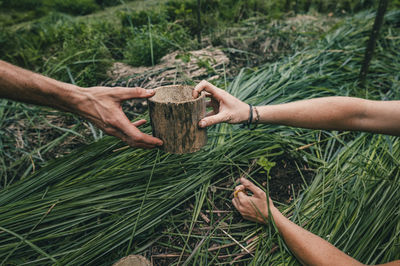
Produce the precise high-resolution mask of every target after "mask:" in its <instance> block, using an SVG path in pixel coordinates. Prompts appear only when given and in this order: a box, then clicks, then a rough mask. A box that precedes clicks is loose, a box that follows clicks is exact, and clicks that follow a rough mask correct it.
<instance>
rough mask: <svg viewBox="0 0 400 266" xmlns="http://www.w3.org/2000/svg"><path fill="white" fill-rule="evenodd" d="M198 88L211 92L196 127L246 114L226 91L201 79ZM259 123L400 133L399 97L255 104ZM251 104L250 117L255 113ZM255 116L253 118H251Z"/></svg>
mask: <svg viewBox="0 0 400 266" xmlns="http://www.w3.org/2000/svg"><path fill="white" fill-rule="evenodd" d="M202 90H205V91H207V92H208V93H210V95H211V104H210V105H211V106H212V107H213V112H212V113H210V114H209V116H207V117H206V118H204V119H202V120H201V121H200V123H199V125H200V127H206V126H210V125H213V124H216V123H221V122H228V123H243V122H246V121H247V120H248V118H249V106H248V105H247V104H246V103H244V102H242V101H240V100H238V99H236V98H235V97H233V96H232V95H230V94H229V93H227V92H226V91H223V90H221V89H219V88H217V87H215V86H213V85H212V84H210V83H208V82H206V81H202V82H201V83H199V84H198V85H197V86H196V88H195V89H194V93H193V94H194V96H195V97H197V95H198V93H199V92H200V91H202ZM255 108H257V111H258V114H259V121H258V122H259V123H264V124H279V125H287V126H295V127H303V128H312V129H326V130H355V131H358V130H359V131H368V132H375V133H383V134H389V135H396V136H400V101H371V100H365V99H360V98H353V97H323V98H316V99H310V100H302V101H297V102H291V103H285V104H279V105H267V106H257V107H255ZM255 108H253V118H256V117H257V113H256V110H255ZM254 120H255V119H253V121H254Z"/></svg>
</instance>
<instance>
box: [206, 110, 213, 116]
mask: <svg viewBox="0 0 400 266" xmlns="http://www.w3.org/2000/svg"><path fill="white" fill-rule="evenodd" d="M212 115H215V112H214V111H210V112H208V113H207V114H206V117H208V116H212Z"/></svg>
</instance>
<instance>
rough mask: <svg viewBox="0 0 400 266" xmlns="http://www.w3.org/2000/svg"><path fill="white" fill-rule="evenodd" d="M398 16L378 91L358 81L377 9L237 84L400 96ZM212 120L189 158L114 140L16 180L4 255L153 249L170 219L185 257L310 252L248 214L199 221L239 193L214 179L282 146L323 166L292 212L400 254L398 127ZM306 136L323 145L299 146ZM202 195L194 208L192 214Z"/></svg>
mask: <svg viewBox="0 0 400 266" xmlns="http://www.w3.org/2000/svg"><path fill="white" fill-rule="evenodd" d="M398 17H399V16H398V13H390V14H388V16H387V21H388V25H386V26H385V29H384V31H383V33H382V37H381V41H380V42H379V44H378V47H379V48H378V51H379V52H378V53H377V59H376V60H374V61H373V62H372V67H371V75H370V76H369V82H368V83H367V89H366V90H360V89H358V87H357V77H358V72H359V66H360V62H361V59H362V55H363V47H364V45H363V42H364V41H365V39H366V36H367V35H368V31H369V29H370V27H369V24H370V23H371V19H372V17H371V15H370V14H368V13H363V14H361V15H359V16H356V17H355V18H352V19H345V20H343V22H341V23H339V24H338V25H337V27H335V28H334V29H332V31H331V32H330V33H329V34H327V35H326V36H325V37H324V38H323V39H322V40H320V41H319V42H317V43H316V44H315V46H312V47H309V48H307V49H305V50H304V51H301V52H298V53H296V54H295V55H293V56H291V57H289V58H287V59H285V60H283V61H282V62H277V63H273V64H267V65H265V66H262V67H260V69H259V70H256V71H254V70H243V71H242V72H241V73H240V75H239V76H238V77H237V78H236V79H235V80H234V81H233V82H232V83H231V84H230V86H229V87H228V90H229V91H230V92H231V93H232V94H234V95H236V96H237V97H239V98H241V99H243V100H245V101H247V102H249V103H254V104H271V103H281V102H288V101H293V100H298V99H305V98H313V97H319V96H328V95H355V96H363V97H367V98H371V99H386V98H387V99H394V98H395V97H397V96H398V90H399V86H398V80H399V78H398V75H399V73H400V65H399V64H398V63H397V61H396V59H391V58H392V57H394V56H397V55H398V47H399V45H400V44H399V41H400V39H399V38H397V37H396V38H393V36H399V29H398V28H396V27H394V26H393V25H395V24H396V23H398ZM389 59H391V60H389ZM396 95H397V96H396ZM149 131H150V129H149V128H147V129H145V132H149ZM209 131H210V140H209V144H208V146H207V147H206V148H205V149H204V150H202V151H200V152H198V153H196V154H189V155H181V156H180V155H170V154H164V153H160V154H157V151H144V150H136V149H122V150H121V149H119V148H121V147H122V146H123V144H122V143H120V142H119V141H116V140H115V139H112V138H104V139H102V140H100V141H98V142H96V143H93V144H91V145H88V146H86V147H83V148H81V149H79V150H77V151H75V152H74V153H72V154H70V155H68V156H65V157H64V158H62V159H60V160H54V161H52V162H51V163H49V164H48V166H47V167H45V168H43V169H41V170H40V171H39V172H37V173H36V174H34V175H32V176H30V177H29V178H26V179H25V180H22V181H21V182H18V183H16V184H14V185H12V186H9V187H8V188H7V189H6V190H4V191H3V192H2V193H1V195H0V202H1V206H0V226H1V228H3V230H2V231H1V232H0V236H1V237H0V254H1V256H0V257H1V258H4V259H3V263H6V262H7V263H10V264H12V263H15V264H23V263H26V264H28V263H34V264H49V263H52V262H54V260H55V261H57V262H58V263H61V264H107V263H109V262H112V261H115V260H117V259H118V258H119V257H122V256H123V255H125V254H126V253H135V252H143V251H144V250H146V248H147V247H148V246H149V245H152V244H154V242H156V241H157V240H158V239H159V236H160V232H158V231H157V230H159V229H160V228H163V229H164V233H163V234H166V235H168V234H169V235H171V237H177V238H180V239H181V240H180V242H178V243H180V245H175V246H172V244H173V243H172V242H170V243H168V242H167V243H165V242H164V243H162V244H163V245H166V246H170V247H171V248H174V249H175V250H176V251H177V255H178V257H177V261H176V263H177V262H186V263H187V264H201V265H205V264H210V263H211V264H218V263H227V262H232V261H241V262H243V263H246V264H249V263H250V264H254V265H269V264H282V265H287V264H297V261H296V260H295V258H294V257H293V256H292V255H291V254H290V251H289V250H288V249H287V248H286V247H285V245H284V242H283V241H282V239H281V238H280V237H279V235H278V234H277V233H276V231H275V230H274V228H273V227H272V226H257V225H255V224H253V223H250V222H244V221H241V220H239V221H237V219H238V217H237V213H235V212H229V211H228V213H227V214H226V215H223V216H222V217H218V215H213V214H209V216H210V217H211V219H210V221H209V222H208V223H207V224H209V226H210V228H208V229H206V230H204V233H201V234H199V233H198V231H195V229H196V230H197V229H198V228H199V226H200V225H202V226H205V223H203V222H201V219H203V220H204V218H202V216H201V212H206V211H207V210H208V211H212V210H216V209H217V208H216V207H215V205H216V203H217V202H218V203H222V204H223V205H226V206H230V199H229V197H228V196H226V197H222V196H219V193H215V192H213V193H211V194H212V197H209V196H208V195H207V196H205V195H206V193H209V192H210V191H211V192H212V191H213V190H214V191H215V188H212V185H213V184H215V182H217V181H218V180H220V179H221V178H227V179H235V178H236V177H237V175H238V173H239V174H240V173H243V172H245V171H246V169H247V168H248V167H249V164H250V162H252V161H253V160H255V159H257V158H260V157H261V156H266V157H267V158H271V159H273V158H274V157H276V156H278V155H280V154H282V152H287V153H289V154H291V155H292V156H293V157H294V158H298V160H299V161H305V162H307V163H308V164H309V165H311V166H312V167H314V168H317V169H318V173H317V175H316V176H315V178H314V180H313V181H312V183H311V184H309V185H305V188H306V190H305V192H304V193H302V194H301V195H300V196H299V197H297V198H296V200H295V201H294V204H292V205H290V206H286V205H284V204H278V203H277V204H278V205H279V206H280V208H281V210H282V211H283V212H284V213H285V214H287V215H290V217H291V218H290V219H292V220H293V221H295V222H296V223H298V224H301V225H304V226H305V227H306V228H307V229H309V230H310V231H312V232H314V233H316V234H318V235H320V236H321V237H323V238H325V239H327V240H328V241H330V242H331V243H334V244H335V245H337V246H338V247H339V248H341V249H343V250H344V251H345V252H347V253H349V254H351V255H352V256H355V258H357V259H359V260H361V261H362V262H363V263H377V262H386V261H389V260H393V259H399V256H400V250H399V248H400V247H399V245H398V244H399V230H400V226H399V221H400V219H399V218H400V217H399V215H400V213H399V211H398V206H399V203H400V202H399V201H400V194H399V193H398V192H399V187H400V180H399V178H400V177H399V159H398V158H399V155H400V154H399V153H400V147H399V141H398V138H394V137H386V136H378V135H377V136H372V135H371V134H365V133H349V134H338V133H337V132H323V131H311V130H301V129H291V128H284V127H279V126H270V125H264V126H260V127H259V128H258V129H256V130H254V131H247V130H241V129H239V128H238V127H237V126H230V125H226V124H222V125H218V126H215V127H213V128H211V129H210V130H209ZM307 144H312V145H310V146H309V148H308V149H298V148H299V147H304V145H307ZM247 176H248V177H249V178H251V172H250V173H249V174H248V175H247ZM150 177H151V182H150ZM226 189H227V191H229V189H232V188H226ZM145 191H147V193H146V194H145V195H144V192H145ZM220 193H221V192H220ZM144 197H145V198H144ZM143 199H145V200H143ZM189 201H190V202H191V203H192V204H194V205H193V208H192V209H193V210H194V211H193V212H186V213H185V212H184V211H186V210H185V209H184V206H185V205H184V204H185V203H189ZM175 211H176V212H175ZM209 213H212V212H209ZM199 217H200V218H199ZM182 224H188V226H186V227H181V226H180V225H182ZM161 225H162V226H161ZM182 228H183V229H182ZM0 230H1V229H0ZM192 240H193V241H192ZM193 243H196V244H195V245H193ZM238 243H239V244H240V245H239V244H238ZM215 244H218V245H220V249H218V247H217V249H215ZM224 245H231V247H232V248H231V249H225V248H223V246H224ZM129 247H130V248H129ZM243 247H244V248H245V249H244V248H243ZM211 248H214V249H211ZM246 250H248V251H251V252H252V255H249V254H247V252H246Z"/></svg>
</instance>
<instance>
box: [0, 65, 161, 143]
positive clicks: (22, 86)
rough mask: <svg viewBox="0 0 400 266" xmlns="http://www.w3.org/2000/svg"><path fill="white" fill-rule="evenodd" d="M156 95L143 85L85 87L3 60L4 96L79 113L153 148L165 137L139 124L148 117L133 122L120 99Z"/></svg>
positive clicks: (0, 93) (125, 138)
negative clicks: (132, 86) (127, 115)
mask: <svg viewBox="0 0 400 266" xmlns="http://www.w3.org/2000/svg"><path fill="white" fill-rule="evenodd" d="M153 95H154V91H149V90H145V89H142V88H125V87H115V88H109V87H92V88H82V87H79V86H75V85H72V84H68V83H64V82H60V81H57V80H54V79H51V78H48V77H45V76H42V75H40V74H37V73H33V72H31V71H28V70H25V69H22V68H19V67H17V66H14V65H11V64H9V63H7V62H4V61H1V60H0V97H1V98H7V99H11V100H15V101H22V102H26V103H33V104H38V105H45V106H49V107H53V108H56V109H59V110H62V111H66V112H71V113H75V114H78V115H80V116H82V117H84V118H86V119H88V120H89V121H91V122H93V123H94V124H95V125H96V126H97V127H99V128H100V129H102V130H103V131H105V132H106V133H107V134H110V135H113V136H116V137H118V138H120V139H122V140H123V141H124V142H126V143H127V144H129V145H130V146H134V147H141V148H154V147H155V146H159V145H162V141H161V140H160V139H157V138H154V137H152V136H149V135H147V134H144V133H142V132H141V131H140V130H139V129H138V128H137V127H138V126H140V125H143V124H144V123H146V120H143V119H142V120H139V121H136V122H134V123H131V122H130V121H129V119H128V118H127V117H126V115H125V114H124V112H123V110H122V107H121V102H122V101H124V100H128V99H131V98H147V97H151V96H153Z"/></svg>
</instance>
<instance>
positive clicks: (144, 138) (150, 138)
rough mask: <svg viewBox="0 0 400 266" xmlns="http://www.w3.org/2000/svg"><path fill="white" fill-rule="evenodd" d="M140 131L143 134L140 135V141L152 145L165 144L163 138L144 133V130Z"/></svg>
mask: <svg viewBox="0 0 400 266" xmlns="http://www.w3.org/2000/svg"><path fill="white" fill-rule="evenodd" d="M139 132H140V131H139ZM140 133H141V134H142V135H141V137H140V140H139V142H141V143H144V144H147V145H152V146H162V145H163V142H162V140H161V139H159V138H155V137H153V136H150V135H147V134H144V133H142V132H140Z"/></svg>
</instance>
